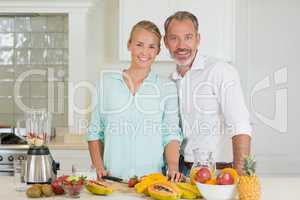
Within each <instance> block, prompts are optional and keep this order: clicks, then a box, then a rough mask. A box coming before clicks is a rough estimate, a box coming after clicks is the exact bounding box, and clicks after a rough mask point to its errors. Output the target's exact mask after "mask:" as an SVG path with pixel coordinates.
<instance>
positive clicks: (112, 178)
mask: <svg viewBox="0 0 300 200" xmlns="http://www.w3.org/2000/svg"><path fill="white" fill-rule="evenodd" d="M101 178H102V179H104V180H110V181H114V182H119V183H124V184H127V181H125V180H124V179H122V178H118V177H115V176H102V177H101Z"/></svg>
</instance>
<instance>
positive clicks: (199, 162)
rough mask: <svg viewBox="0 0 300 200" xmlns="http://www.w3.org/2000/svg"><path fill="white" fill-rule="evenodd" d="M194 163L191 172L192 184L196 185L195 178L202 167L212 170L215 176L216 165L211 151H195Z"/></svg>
mask: <svg viewBox="0 0 300 200" xmlns="http://www.w3.org/2000/svg"><path fill="white" fill-rule="evenodd" d="M193 156H194V163H193V166H192V168H191V171H190V178H191V181H192V183H195V181H194V180H195V176H196V173H197V171H198V170H199V169H200V168H202V167H207V168H209V169H210V171H211V173H212V175H213V174H215V171H216V164H215V162H214V160H213V155H212V152H211V151H208V150H203V149H199V148H197V149H193Z"/></svg>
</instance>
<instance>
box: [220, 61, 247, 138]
mask: <svg viewBox="0 0 300 200" xmlns="http://www.w3.org/2000/svg"><path fill="white" fill-rule="evenodd" d="M219 92H220V95H219V96H220V99H221V109H222V112H223V114H224V118H225V119H224V120H225V124H226V127H227V129H229V130H230V133H231V135H232V136H235V135H238V134H247V135H249V136H251V132H252V127H251V125H250V119H249V118H250V117H249V112H248V109H247V107H246V104H245V101H244V96H243V92H242V88H241V83H240V78H239V74H238V72H237V71H236V69H234V68H233V67H232V66H231V65H226V67H225V68H224V71H223V74H222V84H221V90H220V91H219Z"/></svg>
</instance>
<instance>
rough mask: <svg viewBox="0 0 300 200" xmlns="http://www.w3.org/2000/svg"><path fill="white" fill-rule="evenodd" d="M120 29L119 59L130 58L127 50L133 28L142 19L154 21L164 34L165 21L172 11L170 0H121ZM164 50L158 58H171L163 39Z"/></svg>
mask: <svg viewBox="0 0 300 200" xmlns="http://www.w3.org/2000/svg"><path fill="white" fill-rule="evenodd" d="M119 6H120V8H119V9H120V10H119V13H120V16H119V17H120V20H119V23H120V27H119V28H120V30H119V59H120V60H126V61H128V60H130V53H129V52H128V50H127V41H128V39H129V35H130V31H131V28H132V27H133V26H134V25H135V24H136V23H137V22H139V21H141V20H150V21H152V22H154V23H155V24H156V25H157V26H158V28H159V30H160V31H161V34H162V35H164V21H165V19H166V18H167V17H168V16H169V15H170V14H171V13H172V10H171V6H170V1H169V0H163V1H161V0H151V1H147V0H120V4H119ZM161 47H162V50H161V52H160V54H159V56H158V57H157V60H171V59H170V58H169V54H168V52H167V50H166V49H165V47H164V45H163V40H162V41H161Z"/></svg>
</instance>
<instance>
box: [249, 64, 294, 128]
mask: <svg viewBox="0 0 300 200" xmlns="http://www.w3.org/2000/svg"><path fill="white" fill-rule="evenodd" d="M273 77H274V84H271V75H269V76H267V77H265V78H264V79H262V80H260V81H259V82H258V83H256V84H255V86H254V87H253V89H252V91H251V96H250V97H251V99H250V104H251V110H252V111H253V114H254V115H255V116H256V117H257V118H258V119H259V120H260V121H261V122H263V123H264V124H266V125H267V126H269V127H271V128H273V129H275V130H276V131H279V132H280V133H287V129H288V127H287V124H288V87H287V85H286V84H287V82H288V69H287V67H283V68H281V69H279V70H277V71H275V72H274V74H273ZM278 86H283V87H281V88H280V89H277V90H276V91H275V112H274V113H275V114H274V117H273V118H268V117H266V116H265V115H263V114H261V113H260V112H259V111H258V110H256V109H255V107H254V103H255V102H254V97H255V95H256V94H257V93H258V92H260V91H262V90H266V89H270V88H274V89H275V88H277V87H278Z"/></svg>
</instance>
